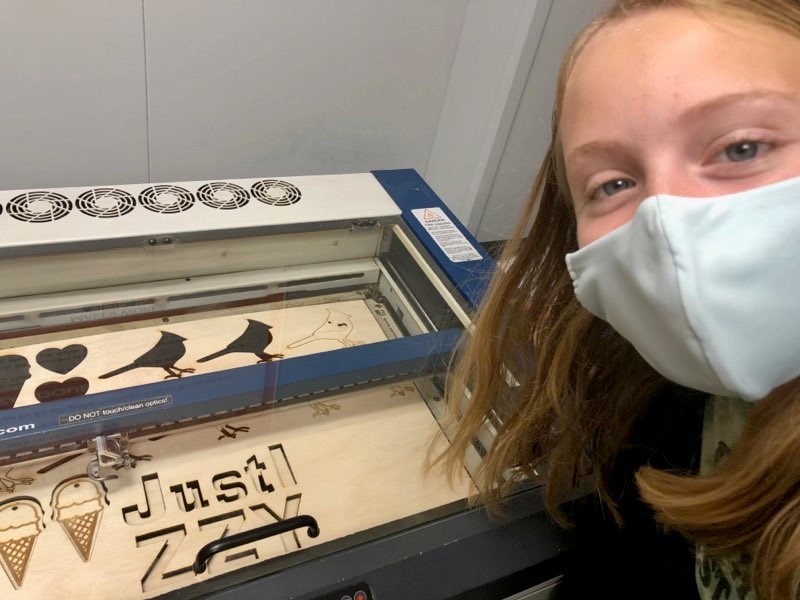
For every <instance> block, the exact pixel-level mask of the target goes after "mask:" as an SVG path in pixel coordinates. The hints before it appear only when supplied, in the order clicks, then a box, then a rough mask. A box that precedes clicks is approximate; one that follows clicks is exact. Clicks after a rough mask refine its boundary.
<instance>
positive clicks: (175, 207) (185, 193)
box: [139, 185, 194, 214]
mask: <svg viewBox="0 0 800 600" xmlns="http://www.w3.org/2000/svg"><path fill="white" fill-rule="evenodd" d="M139 203H140V204H141V205H142V206H144V207H145V208H146V209H147V210H152V211H153V212H157V213H164V214H174V213H179V212H183V211H185V210H189V209H190V208H192V206H194V196H192V193H191V192H190V191H189V190H185V189H183V188H182V187H178V186H177V185H154V186H152V187H149V188H146V189H144V190H142V193H141V194H139Z"/></svg>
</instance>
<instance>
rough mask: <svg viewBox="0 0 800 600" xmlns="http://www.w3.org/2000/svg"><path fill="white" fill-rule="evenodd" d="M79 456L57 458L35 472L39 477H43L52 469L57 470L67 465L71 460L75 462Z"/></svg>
mask: <svg viewBox="0 0 800 600" xmlns="http://www.w3.org/2000/svg"><path fill="white" fill-rule="evenodd" d="M79 456H80V454H73V455H72V456H62V457H61V458H58V459H56V460H54V461H53V462H51V463H50V464H48V465H45V466H43V467H42V468H41V469H39V470H38V471H36V472H37V473H38V474H39V475H44V474H45V473H49V472H50V471H52V470H53V469H57V468H58V467H60V466H61V465H65V464H67V463H68V462H69V461H71V460H75V459H76V458H78V457H79Z"/></svg>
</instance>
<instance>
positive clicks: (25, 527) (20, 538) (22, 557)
mask: <svg viewBox="0 0 800 600" xmlns="http://www.w3.org/2000/svg"><path fill="white" fill-rule="evenodd" d="M43 529H44V511H43V510H42V505H41V504H39V501H38V500H36V499H35V498H28V497H22V498H15V499H12V500H7V501H6V502H3V503H0V564H2V565H3V570H4V571H5V572H6V575H8V578H9V580H11V585H13V586H14V589H17V590H18V589H20V588H21V587H22V584H23V582H24V581H25V573H26V572H27V570H28V564H29V563H30V561H31V556H33V549H34V547H35V545H36V540H37V538H38V537H39V535H40V534H41V533H42V530H43Z"/></svg>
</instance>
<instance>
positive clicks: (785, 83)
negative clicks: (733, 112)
mask: <svg viewBox="0 0 800 600" xmlns="http://www.w3.org/2000/svg"><path fill="white" fill-rule="evenodd" d="M798 58H800V39H798V38H796V37H794V36H792V35H789V34H788V33H786V32H783V31H780V30H777V29H775V28H772V27H768V26H766V25H761V24H753V23H747V22H745V21H742V20H740V19H733V18H729V17H724V16H720V15H717V14H711V13H702V14H701V13H696V12H694V11H691V10H688V9H681V8H668V9H656V10H650V11H646V12H642V13H638V14H634V15H631V16H628V17H626V18H624V19H623V20H621V21H617V22H613V23H610V24H608V25H606V26H604V27H603V28H602V29H600V31H598V32H597V33H596V34H595V36H594V37H593V38H592V39H591V40H590V41H589V42H588V43H587V45H586V46H585V47H584V48H583V50H582V51H581V53H580V55H579V56H578V58H577V60H576V61H575V64H574V66H573V69H572V71H571V73H570V74H569V76H568V79H567V83H566V87H565V93H564V99H563V106H562V111H561V134H562V141H563V143H564V146H565V150H567V149H568V147H569V146H572V145H574V144H575V143H580V142H582V141H584V140H583V139H576V138H584V137H586V136H591V135H592V134H593V133H597V134H598V135H599V134H601V133H604V131H603V130H604V129H609V128H612V127H613V128H615V129H616V130H619V129H620V128H621V127H622V128H624V126H625V124H626V123H633V124H635V122H636V121H637V120H645V119H647V120H653V119H656V120H658V119H662V120H664V119H670V118H673V117H675V116H676V115H677V114H678V113H679V112H680V111H681V110H683V109H685V108H687V107H689V106H691V105H693V104H696V103H700V102H704V101H708V100H710V99H713V98H714V97H715V96H719V95H722V94H733V93H746V92H748V91H750V90H753V89H775V90H776V91H781V92H785V93H789V94H795V93H797V92H798V91H800V60H798ZM595 129H597V130H598V131H597V132H594V131H593V130H595Z"/></svg>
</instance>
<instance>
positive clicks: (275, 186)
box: [251, 179, 301, 206]
mask: <svg viewBox="0 0 800 600" xmlns="http://www.w3.org/2000/svg"><path fill="white" fill-rule="evenodd" d="M251 191H252V192H253V196H255V197H256V198H257V199H258V200H260V201H261V202H263V203H264V204H270V205H272V206H289V205H291V204H294V203H295V202H299V201H300V195H301V194H300V190H299V189H298V188H297V186H294V185H292V184H291V183H289V182H287V181H280V180H278V179H262V180H261V181H257V182H256V183H255V184H253V188H252V190H251Z"/></svg>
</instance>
